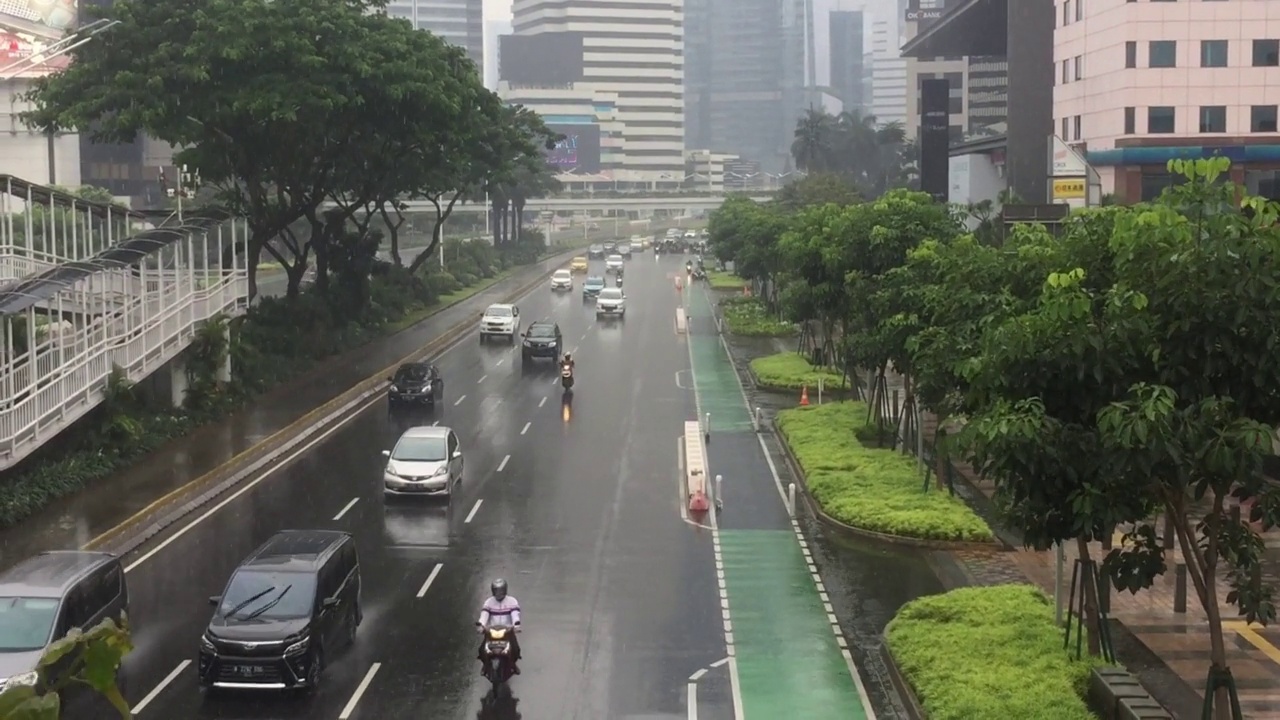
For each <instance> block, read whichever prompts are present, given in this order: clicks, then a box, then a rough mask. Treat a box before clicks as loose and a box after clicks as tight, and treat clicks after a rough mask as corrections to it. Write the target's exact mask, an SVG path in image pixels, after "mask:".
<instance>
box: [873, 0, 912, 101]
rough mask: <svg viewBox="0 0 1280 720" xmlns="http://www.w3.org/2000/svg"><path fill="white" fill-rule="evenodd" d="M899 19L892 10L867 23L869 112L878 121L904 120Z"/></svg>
mask: <svg viewBox="0 0 1280 720" xmlns="http://www.w3.org/2000/svg"><path fill="white" fill-rule="evenodd" d="M890 13H892V14H890ZM901 19H902V14H901V13H898V12H897V11H896V10H894V11H889V12H884V13H880V14H877V15H876V16H875V18H874V20H872V22H871V55H872V60H873V64H872V66H871V114H872V115H874V116H875V118H876V121H877V122H879V123H880V124H884V123H891V122H896V123H901V124H903V125H906V122H907V61H906V60H904V59H903V57H902V55H901V54H900V52H899V50H898V48H899V47H901V45H902V32H901V26H902V23H901Z"/></svg>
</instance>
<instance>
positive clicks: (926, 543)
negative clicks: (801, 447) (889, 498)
mask: <svg viewBox="0 0 1280 720" xmlns="http://www.w3.org/2000/svg"><path fill="white" fill-rule="evenodd" d="M769 425H770V427H771V428H772V430H773V434H774V435H775V436H776V437H777V438H778V444H779V445H780V446H781V447H782V454H783V457H784V458H786V461H787V465H788V466H789V467H790V468H791V471H792V472H793V473H795V476H796V479H797V480H799V481H800V487H801V488H802V489H803V490H804V492H803V493H800V495H801V496H802V497H803V498H804V501H805V505H807V506H808V507H809V510H811V511H812V512H813V514H814V516H815V517H817V518H818V519H819V520H821V521H822V522H823V523H824V524H826V525H827V526H829V527H831V528H833V529H836V530H839V531H841V532H843V533H845V534H847V535H852V536H854V537H858V538H863V539H866V540H874V541H877V542H883V543H889V544H892V545H903V546H907V547H917V548H924V549H928V550H1003V549H1004V545H1002V544H1001V543H999V542H998V541H996V540H991V541H987V542H975V541H967V540H926V539H923V538H912V537H904V536H902V535H890V534H888V533H882V532H877V531H875V530H867V529H865V528H860V527H855V526H853V525H849V524H848V523H844V522H841V521H839V520H837V519H835V518H833V517H831V516H830V515H828V514H827V513H826V512H825V511H824V510H823V509H822V506H821V505H820V504H819V503H818V501H817V500H815V499H814V498H813V496H812V495H811V494H810V493H809V481H808V478H807V477H806V476H805V473H804V469H803V468H801V467H800V461H799V460H797V459H796V456H795V455H794V454H793V453H792V452H791V446H790V445H789V444H788V443H787V436H786V434H785V433H783V432H782V428H780V427H778V419H777V417H776V416H775V417H773V418H771V419H770V421H769Z"/></svg>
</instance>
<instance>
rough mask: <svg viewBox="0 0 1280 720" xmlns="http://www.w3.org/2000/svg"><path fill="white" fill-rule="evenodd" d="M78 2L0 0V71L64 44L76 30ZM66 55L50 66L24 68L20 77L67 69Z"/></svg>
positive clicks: (21, 66) (23, 66)
mask: <svg viewBox="0 0 1280 720" xmlns="http://www.w3.org/2000/svg"><path fill="white" fill-rule="evenodd" d="M78 14H79V8H78V7H77V0H0V67H10V66H13V65H14V64H15V63H19V62H21V61H23V60H26V59H27V58H30V57H32V56H34V55H38V54H39V53H40V52H41V51H42V50H43V49H44V48H45V47H46V46H48V45H49V44H51V43H54V42H57V41H58V40H61V39H62V38H63V36H64V35H66V33H67V30H69V29H70V28H72V27H74V26H75V24H76V17H77V15H78ZM68 60H69V58H68V57H67V56H65V55H63V56H62V57H57V58H54V59H52V60H49V61H46V62H39V63H34V64H31V65H25V64H24V65H20V66H18V67H15V68H14V71H16V72H14V71H11V72H12V74H14V75H16V76H18V77H33V76H38V75H45V74H48V73H50V72H53V71H55V70H58V69H61V68H64V67H66V66H67V62H68Z"/></svg>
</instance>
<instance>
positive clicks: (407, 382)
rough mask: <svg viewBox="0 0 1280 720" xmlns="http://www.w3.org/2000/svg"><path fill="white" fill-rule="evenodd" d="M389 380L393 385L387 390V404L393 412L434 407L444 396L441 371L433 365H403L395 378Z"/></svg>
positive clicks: (398, 369)
mask: <svg viewBox="0 0 1280 720" xmlns="http://www.w3.org/2000/svg"><path fill="white" fill-rule="evenodd" d="M387 380H388V381H389V382H390V383H391V387H389V388H387V404H388V406H389V407H390V409H392V410H394V409H396V408H397V407H403V406H409V405H415V406H419V407H434V406H435V404H436V400H439V399H440V397H441V395H443V394H444V380H443V379H441V378H440V370H439V369H438V368H437V367H436V366H435V365H432V364H431V363H425V362H418V363H407V364H405V365H401V366H400V367H399V368H397V369H396V374H395V376H394V377H389V378H387Z"/></svg>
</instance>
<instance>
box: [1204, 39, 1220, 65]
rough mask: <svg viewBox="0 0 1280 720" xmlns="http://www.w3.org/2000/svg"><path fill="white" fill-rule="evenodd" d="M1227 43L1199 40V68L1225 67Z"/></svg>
mask: <svg viewBox="0 0 1280 720" xmlns="http://www.w3.org/2000/svg"><path fill="white" fill-rule="evenodd" d="M1226 66H1227V41H1226V40H1201V41H1200V67H1226Z"/></svg>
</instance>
